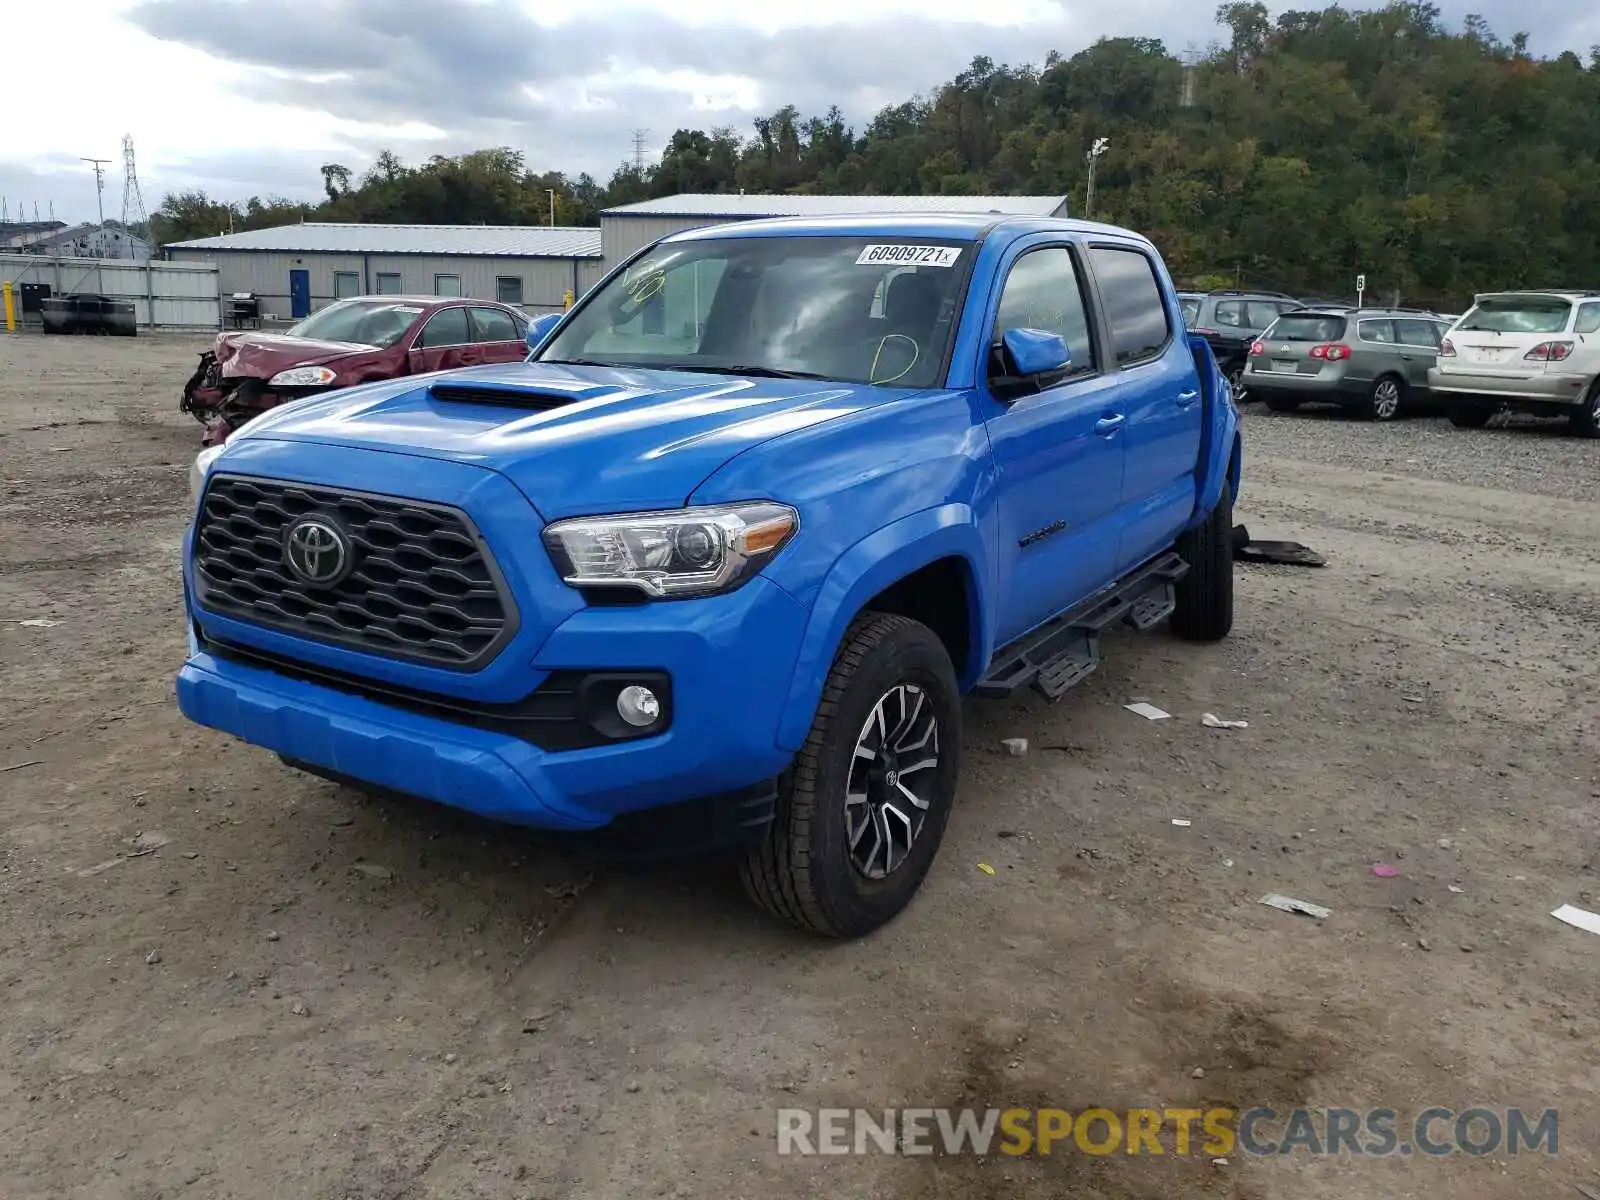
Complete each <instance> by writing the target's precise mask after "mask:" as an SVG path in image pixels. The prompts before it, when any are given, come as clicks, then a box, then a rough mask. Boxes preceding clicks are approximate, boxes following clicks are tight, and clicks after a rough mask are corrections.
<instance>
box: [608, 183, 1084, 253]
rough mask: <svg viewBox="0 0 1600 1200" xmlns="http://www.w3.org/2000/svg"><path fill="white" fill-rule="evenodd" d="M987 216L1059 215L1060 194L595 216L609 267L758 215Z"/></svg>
mask: <svg viewBox="0 0 1600 1200" xmlns="http://www.w3.org/2000/svg"><path fill="white" fill-rule="evenodd" d="M939 212H945V213H986V212H992V213H996V214H1006V215H1010V216H1032V217H1064V216H1066V215H1067V198H1066V197H1065V196H772V195H749V196H747V195H745V194H743V193H740V194H738V195H709V194H702V195H696V194H692V193H685V194H684V195H681V196H664V197H662V198H661V199H658V200H643V201H640V202H639V203H638V204H624V205H621V206H619V207H617V208H608V209H606V210H604V211H603V212H602V213H601V214H600V247H601V250H602V251H603V253H604V255H605V263H606V267H607V268H608V269H609V268H611V267H613V266H615V265H616V264H617V263H618V262H620V261H621V260H623V259H625V258H627V257H628V256H629V255H630V254H632V253H633V252H634V251H636V250H639V249H641V248H643V247H645V246H648V245H649V244H650V243H651V242H653V241H655V240H656V239H657V238H661V237H665V236H666V235H667V234H669V233H677V232H678V231H679V230H680V229H698V228H700V227H702V226H705V225H720V224H722V223H723V222H724V221H754V220H757V219H759V218H761V217H837V216H851V215H858V214H861V213H939Z"/></svg>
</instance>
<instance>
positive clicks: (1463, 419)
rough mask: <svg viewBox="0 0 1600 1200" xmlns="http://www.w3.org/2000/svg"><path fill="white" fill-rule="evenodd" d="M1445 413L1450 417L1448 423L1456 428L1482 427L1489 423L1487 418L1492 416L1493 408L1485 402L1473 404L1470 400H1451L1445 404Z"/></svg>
mask: <svg viewBox="0 0 1600 1200" xmlns="http://www.w3.org/2000/svg"><path fill="white" fill-rule="evenodd" d="M1445 415H1446V416H1448V417H1449V418H1450V424H1452V425H1454V426H1455V427H1456V428H1457V429H1482V428H1483V427H1484V426H1485V425H1487V424H1488V423H1489V418H1490V417H1492V416H1494V409H1492V408H1490V407H1489V406H1488V405H1487V404H1474V403H1473V402H1472V401H1470V400H1468V401H1461V400H1451V401H1449V402H1447V404H1446V407H1445Z"/></svg>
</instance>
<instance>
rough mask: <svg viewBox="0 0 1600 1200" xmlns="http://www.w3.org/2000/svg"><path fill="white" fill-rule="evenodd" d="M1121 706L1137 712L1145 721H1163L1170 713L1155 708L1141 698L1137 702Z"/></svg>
mask: <svg viewBox="0 0 1600 1200" xmlns="http://www.w3.org/2000/svg"><path fill="white" fill-rule="evenodd" d="M1122 707H1123V708H1125V709H1127V710H1128V711H1129V712H1131V713H1137V714H1138V715H1139V716H1141V717H1143V718H1144V719H1145V720H1146V721H1165V720H1166V719H1167V718H1168V717H1170V716H1171V715H1172V714H1171V713H1169V712H1164V711H1162V710H1161V709H1159V708H1157V707H1156V706H1155V705H1154V704H1146V703H1145V702H1144V701H1143V700H1141V701H1139V703H1137V704H1124V705H1123V706H1122Z"/></svg>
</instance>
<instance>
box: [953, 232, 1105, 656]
mask: <svg viewBox="0 0 1600 1200" xmlns="http://www.w3.org/2000/svg"><path fill="white" fill-rule="evenodd" d="M1000 278H1001V280H1002V282H1001V285H1000V288H999V290H998V293H997V294H996V295H993V296H991V297H990V298H989V301H988V303H989V306H990V307H989V311H988V313H987V314H986V317H985V321H986V324H987V326H988V329H989V337H988V339H987V340H986V342H985V351H986V360H985V364H984V370H983V371H982V376H983V378H984V383H983V384H982V385H981V386H980V388H979V391H980V393H981V394H980V397H979V404H980V406H981V408H982V411H983V419H984V423H985V425H986V426H987V428H988V431H989V443H990V446H991V448H992V451H993V454H994V462H995V469H996V474H997V477H998V478H997V483H996V487H997V493H998V494H997V504H996V510H997V521H998V526H999V531H1000V537H999V539H998V547H999V548H998V550H997V552H996V557H997V559H998V562H997V566H998V570H999V577H1000V580H1001V584H1000V592H1001V596H1002V599H1001V603H1000V614H999V621H998V634H999V638H1000V641H1001V642H1008V641H1010V640H1012V639H1013V638H1016V637H1019V636H1021V635H1022V634H1024V633H1026V632H1027V631H1028V630H1030V629H1032V628H1033V627H1034V626H1036V625H1038V624H1040V623H1042V622H1044V621H1047V620H1049V619H1050V618H1051V617H1053V616H1055V615H1056V614H1057V613H1059V612H1061V611H1062V610H1063V609H1065V608H1068V607H1070V606H1071V605H1072V604H1074V603H1075V602H1077V601H1078V600H1081V599H1083V598H1084V597H1085V596H1087V595H1089V594H1090V593H1091V592H1093V591H1095V590H1096V589H1098V588H1100V587H1103V586H1104V585H1105V584H1106V583H1107V581H1109V580H1110V579H1111V578H1112V577H1113V575H1114V574H1115V569H1116V557H1117V540H1118V521H1117V515H1118V510H1119V508H1120V505H1121V501H1122V471H1123V463H1124V460H1125V458H1126V452H1125V446H1126V444H1127V439H1126V437H1125V434H1124V426H1125V425H1126V424H1127V419H1128V412H1127V409H1126V408H1125V407H1124V406H1123V404H1122V402H1121V387H1120V379H1119V373H1118V372H1117V371H1116V370H1115V368H1114V367H1111V368H1108V367H1107V366H1106V365H1105V363H1104V360H1103V354H1102V345H1103V343H1102V342H1100V341H1099V340H1098V339H1097V338H1096V337H1095V334H1094V330H1093V327H1092V325H1091V322H1090V319H1089V313H1090V311H1091V303H1090V300H1089V297H1090V295H1091V292H1090V290H1089V286H1088V278H1087V270H1086V268H1085V265H1084V259H1083V249H1082V247H1081V246H1078V245H1074V244H1071V243H1068V242H1066V241H1063V240H1061V239H1059V238H1057V237H1055V236H1054V235H1039V236H1036V237H1033V238H1027V239H1023V240H1022V241H1021V242H1019V244H1018V245H1017V246H1014V247H1012V248H1011V249H1010V250H1008V252H1007V256H1006V260H1005V262H1004V263H1003V264H1002V269H1001V272H1000ZM1008 329H1042V330H1045V331H1047V332H1051V333H1057V334H1060V335H1061V336H1062V337H1063V338H1064V339H1065V340H1066V343H1067V347H1068V349H1069V350H1070V351H1071V354H1072V362H1071V364H1070V365H1069V366H1068V368H1067V369H1066V370H1064V371H1060V372H1057V373H1055V374H1054V375H1052V376H1046V377H1044V378H1042V379H1039V380H1037V381H1036V382H1034V383H1028V384H1024V383H1021V382H1019V381H1016V380H1010V379H1007V378H1006V377H1005V375H1004V374H1003V372H1002V368H1003V363H1002V362H1001V359H1000V356H999V353H998V349H997V347H998V345H999V342H1000V338H1001V336H1002V335H1003V334H1004V333H1005V332H1006V331H1007V330H1008Z"/></svg>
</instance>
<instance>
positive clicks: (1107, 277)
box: [1089, 246, 1172, 366]
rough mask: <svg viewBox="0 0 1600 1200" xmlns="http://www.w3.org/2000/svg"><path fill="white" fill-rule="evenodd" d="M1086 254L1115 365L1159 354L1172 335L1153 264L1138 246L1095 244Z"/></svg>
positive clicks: (1126, 363) (1134, 361) (1124, 364)
mask: <svg viewBox="0 0 1600 1200" xmlns="http://www.w3.org/2000/svg"><path fill="white" fill-rule="evenodd" d="M1089 255H1090V258H1091V259H1092V260H1093V262H1094V277H1095V281H1096V282H1097V283H1098V284H1099V285H1100V298H1101V300H1102V302H1103V303H1104V304H1105V308H1106V323H1107V324H1108V325H1109V326H1110V333H1111V344H1112V347H1113V348H1114V349H1115V351H1116V355H1117V365H1118V366H1126V365H1128V364H1130V363H1136V362H1139V361H1141V360H1143V359H1147V358H1152V357H1154V356H1155V355H1157V354H1160V353H1161V350H1162V348H1163V347H1164V346H1165V345H1166V344H1167V341H1168V340H1169V339H1170V337H1171V336H1172V327H1171V324H1170V323H1169V322H1168V320H1167V306H1166V304H1165V303H1164V301H1163V299H1162V293H1161V284H1160V282H1159V281H1158V280H1157V279H1156V268H1155V264H1154V263H1152V262H1151V261H1150V258H1149V256H1148V255H1146V254H1141V253H1140V252H1139V251H1137V250H1113V249H1111V248H1109V247H1107V246H1096V247H1094V248H1093V249H1091V250H1090V251H1089Z"/></svg>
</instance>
